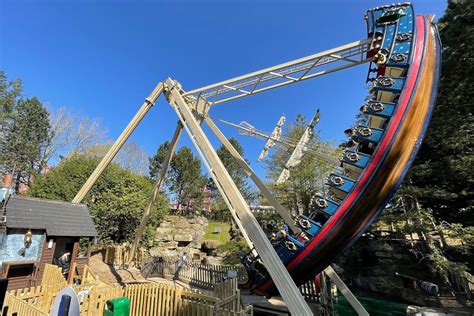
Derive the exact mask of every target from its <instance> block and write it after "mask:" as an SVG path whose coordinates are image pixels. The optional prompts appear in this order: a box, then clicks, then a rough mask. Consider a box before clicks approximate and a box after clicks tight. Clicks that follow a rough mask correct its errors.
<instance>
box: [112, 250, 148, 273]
mask: <svg viewBox="0 0 474 316" xmlns="http://www.w3.org/2000/svg"><path fill="white" fill-rule="evenodd" d="M130 255H131V248H130V246H129V245H108V246H106V247H105V250H104V253H103V258H104V262H105V263H107V264H111V265H113V266H116V267H124V266H126V265H127V264H128V261H129V259H130ZM144 258H145V251H144V250H143V248H138V249H137V251H136V253H135V258H134V259H133V260H132V262H133V265H134V266H135V267H136V268H138V269H140V268H141V267H142V264H143V260H144Z"/></svg>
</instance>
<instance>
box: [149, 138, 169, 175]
mask: <svg viewBox="0 0 474 316" xmlns="http://www.w3.org/2000/svg"><path fill="white" fill-rule="evenodd" d="M169 147H170V142H169V141H165V142H164V143H163V144H160V146H159V147H158V149H157V150H156V154H155V155H154V156H152V157H150V158H148V161H149V162H150V165H149V174H150V178H151V179H152V180H156V177H157V176H158V175H159V174H160V171H161V168H162V167H163V166H162V164H163V161H164V160H165V158H166V153H167V152H168V148H169Z"/></svg>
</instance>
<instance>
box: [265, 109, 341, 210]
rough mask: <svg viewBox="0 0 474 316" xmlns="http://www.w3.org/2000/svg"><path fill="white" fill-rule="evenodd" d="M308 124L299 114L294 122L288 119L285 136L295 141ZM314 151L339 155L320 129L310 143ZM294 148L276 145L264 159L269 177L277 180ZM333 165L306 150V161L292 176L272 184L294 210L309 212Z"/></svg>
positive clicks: (285, 204)
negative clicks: (321, 136)
mask: <svg viewBox="0 0 474 316" xmlns="http://www.w3.org/2000/svg"><path fill="white" fill-rule="evenodd" d="M306 126H307V123H306V122H305V118H304V116H302V115H301V114H298V116H297V117H296V120H295V122H289V123H288V124H287V125H286V128H285V129H284V130H283V138H284V139H285V140H287V141H289V142H291V143H293V144H296V143H297V142H298V140H299V139H300V137H301V136H302V135H303V133H304V130H305V128H306ZM309 147H310V149H311V151H315V152H321V151H322V152H324V153H326V154H330V155H332V156H335V157H337V151H336V150H335V149H333V148H332V147H331V146H330V145H329V144H328V143H325V142H322V141H321V139H320V137H319V133H318V132H315V135H314V136H313V139H312V141H311V143H310V144H309ZM292 152H293V149H292V148H288V147H282V146H279V147H276V148H275V149H274V150H273V151H272V153H271V154H270V155H269V156H268V158H267V159H265V160H264V162H265V163H266V168H267V175H268V177H269V178H271V179H273V180H276V179H277V178H278V176H279V175H280V173H281V171H282V170H283V168H284V166H285V164H286V162H287V161H288V159H289V158H290V155H291V153H292ZM333 167H334V165H333V164H331V163H328V162H326V161H324V160H322V159H321V158H318V157H316V156H315V155H311V152H309V153H307V154H306V155H305V157H304V158H303V161H302V162H301V163H300V164H299V165H298V166H297V167H295V168H293V169H291V170H290V178H289V179H288V180H287V181H285V182H284V183H282V184H272V185H271V186H272V188H273V190H274V193H275V195H276V197H277V199H278V200H279V202H280V203H281V204H282V205H283V206H285V207H286V208H288V209H289V210H291V211H299V212H307V211H308V206H309V203H310V201H311V197H312V195H313V194H314V193H315V192H320V191H321V190H322V189H323V183H324V179H325V177H326V176H327V174H328V172H329V171H330V170H331V169H332V168H333Z"/></svg>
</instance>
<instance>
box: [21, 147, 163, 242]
mask: <svg viewBox="0 0 474 316" xmlns="http://www.w3.org/2000/svg"><path fill="white" fill-rule="evenodd" d="M98 162H99V160H98V159H96V158H91V157H86V156H84V155H80V154H73V155H71V156H69V157H68V158H66V159H63V160H62V161H61V162H60V163H59V165H58V166H56V167H54V168H52V169H51V170H50V171H49V172H48V173H47V174H45V175H43V176H41V177H39V178H38V179H36V181H35V182H34V183H33V185H32V187H31V189H30V190H29V194H30V195H31V196H34V197H39V198H47V199H53V200H62V201H71V200H72V199H73V197H74V196H75V194H76V193H77V192H78V191H79V189H80V188H81V186H82V185H83V184H84V182H85V181H86V180H87V178H88V176H89V175H90V174H91V173H92V171H93V170H94V168H95V167H96V166H97V164H98ZM152 186H153V185H152V183H151V182H150V180H149V179H148V178H147V177H143V176H140V175H136V174H134V173H132V172H130V171H129V170H125V169H123V168H121V167H120V166H119V165H117V164H115V163H112V164H111V165H109V167H107V169H106V170H105V171H104V173H103V174H102V175H101V176H100V177H99V179H98V180H97V182H96V184H95V185H94V186H93V187H92V189H91V191H90V192H89V193H88V194H87V195H86V197H85V199H84V201H83V203H85V204H87V205H88V206H89V209H90V211H91V215H92V217H93V219H94V223H95V225H96V228H97V231H98V232H99V236H100V238H101V240H104V241H107V240H111V241H114V242H123V241H131V240H132V238H133V234H134V232H135V229H136V227H137V226H138V224H139V222H140V219H141V217H142V214H143V210H144V208H145V206H146V204H147V201H148V199H149V196H150V194H151V190H152ZM167 209H168V200H167V198H166V196H165V195H163V194H161V195H159V197H158V199H157V201H156V203H155V206H154V208H153V210H152V215H151V217H150V221H149V223H148V226H147V230H146V233H145V238H144V241H143V242H144V244H145V245H147V244H148V242H150V241H152V240H153V239H152V238H153V231H154V229H155V228H156V226H157V225H158V223H159V222H160V220H161V219H162V218H163V216H164V215H165V214H166V213H167Z"/></svg>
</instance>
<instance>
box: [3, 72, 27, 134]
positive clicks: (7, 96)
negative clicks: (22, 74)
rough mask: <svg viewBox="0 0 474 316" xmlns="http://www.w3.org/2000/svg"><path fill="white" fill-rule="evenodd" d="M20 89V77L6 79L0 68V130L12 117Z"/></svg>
mask: <svg viewBox="0 0 474 316" xmlns="http://www.w3.org/2000/svg"><path fill="white" fill-rule="evenodd" d="M22 90H23V88H22V84H21V80H20V79H15V80H12V81H8V80H7V75H6V74H5V72H4V71H3V70H0V131H1V130H2V129H3V127H4V125H6V124H8V121H9V119H11V118H12V114H13V113H14V112H15V108H16V104H17V102H18V101H19V98H20V97H21V93H22ZM0 135H1V134H0Z"/></svg>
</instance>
